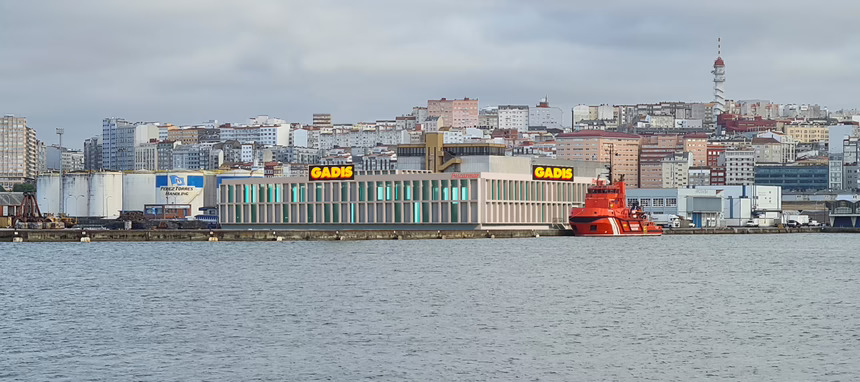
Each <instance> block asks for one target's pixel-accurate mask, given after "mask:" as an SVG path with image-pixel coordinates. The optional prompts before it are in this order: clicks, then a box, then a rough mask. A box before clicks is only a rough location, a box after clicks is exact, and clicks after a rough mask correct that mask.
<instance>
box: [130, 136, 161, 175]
mask: <svg viewBox="0 0 860 382" xmlns="http://www.w3.org/2000/svg"><path fill="white" fill-rule="evenodd" d="M134 169H135V170H138V171H139V170H147V171H156V170H158V142H147V143H141V144H139V145H137V147H135V149H134Z"/></svg>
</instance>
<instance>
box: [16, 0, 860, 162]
mask: <svg viewBox="0 0 860 382" xmlns="http://www.w3.org/2000/svg"><path fill="white" fill-rule="evenodd" d="M793 3H794V4H793ZM827 5H829V7H824V6H809V5H808V4H806V3H800V2H792V1H788V2H786V1H771V0H765V1H757V2H755V3H750V2H740V1H728V2H719V3H716V2H714V3H699V2H680V1H656V2H647V3H643V2H638V1H632V0H629V1H619V2H614V3H613V4H612V5H611V6H610V5H606V4H595V3H587V4H578V3H577V4H575V3H570V2H560V1H559V2H554V1H537V2H528V3H522V2H515V1H478V2H469V3H462V2H456V1H447V0H443V1H435V2H427V3H422V4H409V5H404V4H403V3H401V2H390V1H368V2H361V3H360V4H359V3H352V2H336V1H330V2H322V1H321V2H313V3H307V2H298V1H275V0H272V1H255V2H251V3H248V2H238V1H221V2H207V1H186V2H172V1H166V0H155V1H146V2H142V1H141V2H133V3H122V4H120V3H116V2H110V1H106V0H92V1H84V2H75V3H65V2H63V3H51V6H50V7H48V6H46V5H45V4H44V3H38V2H9V3H5V4H4V6H3V7H4V8H3V12H0V22H2V23H3V25H4V28H6V29H7V30H9V31H14V33H7V34H4V36H3V38H0V49H2V51H3V52H4V54H3V55H4V57H6V59H4V60H2V61H0V88H2V89H3V91H2V92H0V113H3V114H6V113H11V114H15V115H18V116H23V117H27V119H28V122H29V126H31V127H33V128H34V129H36V131H37V133H38V136H39V139H41V140H43V141H45V142H46V143H47V144H52V143H55V142H56V136H55V135H54V128H55V127H64V128H66V136H65V139H64V141H65V142H68V143H69V144H68V146H70V147H80V145H81V143H82V142H83V140H84V139H86V138H88V137H90V136H92V135H95V134H98V133H99V132H100V130H101V121H102V119H103V118H106V117H113V116H117V117H121V118H125V119H127V120H129V121H138V120H141V121H151V120H155V121H164V122H173V123H177V124H192V123H198V122H203V121H207V120H209V119H217V120H219V121H225V122H239V121H245V120H246V119H247V118H249V117H252V116H256V115H258V114H268V115H271V116H275V117H278V118H282V119H285V120H287V121H290V122H302V123H310V120H311V117H312V114H313V113H331V114H332V118H333V122H335V123H345V122H358V121H374V120H378V119H393V118H394V117H395V116H397V115H401V114H406V113H409V112H410V111H411V108H412V107H413V106H418V105H424V104H426V101H427V100H428V99H438V98H441V97H449V98H454V97H456V98H462V97H471V98H478V99H479V100H480V105H481V106H482V107H483V106H489V105H500V104H503V105H508V104H511V105H529V106H534V105H535V104H537V102H538V101H539V100H540V98H542V97H543V96H545V95H546V96H548V97H549V102H550V104H551V105H552V106H557V107H561V108H562V109H563V110H564V111H565V112H564V113H563V116H564V121H565V122H564V123H565V124H569V123H570V113H569V110H570V108H571V107H573V106H575V105H577V104H601V103H608V104H635V103H646V102H660V101H687V102H709V101H711V99H712V94H713V82H712V79H713V77H712V74H711V73H710V71H711V70H712V64H713V62H714V59H715V58H716V56H717V52H716V39H717V37H721V38H722V42H723V44H722V45H723V46H722V57H723V59H724V60H725V63H726V78H727V80H726V98H728V99H733V100H740V99H767V100H770V101H772V102H775V103H810V104H819V105H822V106H826V107H828V108H829V109H830V110H838V109H842V108H854V107H857V106H860V105H857V104H855V103H854V102H855V101H854V97H853V94H852V92H853V87H852V86H851V85H852V84H855V83H858V80H860V72H857V71H856V70H855V69H854V63H855V62H857V60H856V56H858V55H860V53H858V52H860V49H856V48H857V45H858V42H857V41H860V39H858V38H857V37H858V36H857V34H858V32H855V31H853V30H849V29H847V28H845V27H844V26H845V25H851V24H852V22H853V19H852V17H853V15H854V14H856V13H857V12H856V11H860V4H857V3H855V2H850V1H840V2H835V4H834V3H828V4H827ZM740 7H742V8H743V10H744V11H743V12H738V9H739V8H740ZM801 7H802V8H801ZM798 9H802V10H803V11H802V12H799V11H798ZM798 25H803V27H802V28H799V27H798Z"/></svg>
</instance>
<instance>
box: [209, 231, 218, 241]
mask: <svg viewBox="0 0 860 382" xmlns="http://www.w3.org/2000/svg"><path fill="white" fill-rule="evenodd" d="M217 241H218V237H216V236H215V232H213V231H209V242H212V243H215V242H217Z"/></svg>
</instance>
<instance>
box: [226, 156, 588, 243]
mask: <svg viewBox="0 0 860 382" xmlns="http://www.w3.org/2000/svg"><path fill="white" fill-rule="evenodd" d="M332 167H338V169H337V171H332ZM326 170H328V175H327V176H326V175H324V174H325V173H326ZM559 170H560V171H561V173H559V177H558V180H547V179H546V178H540V179H536V178H535V177H536V176H537V175H536V174H535V173H536V172H537V171H536V169H533V171H532V174H528V173H518V174H510V173H491V172H480V173H458V172H454V173H430V172H414V171H413V172H409V171H406V172H394V173H390V174H382V175H379V174H371V175H364V174H355V172H354V169H353V168H352V166H312V168H310V169H309V176H308V177H306V178H305V177H287V178H255V179H241V180H239V179H237V180H225V181H224V182H223V183H222V184H221V186H220V188H219V190H218V192H219V200H220V202H219V206H218V207H219V216H220V219H221V225H222V226H223V227H224V228H242V229H244V228H258V229H270V228H271V229H344V230H347V229H438V230H463V229H547V228H551V227H553V226H556V225H558V224H561V223H563V222H565V221H566V219H567V216H568V214H569V212H570V208H572V207H574V206H580V205H582V203H583V200H584V197H585V191H586V188H587V187H588V185H590V184H591V181H592V178H588V177H580V178H577V177H574V176H573V172H572V171H571V172H569V173H568V172H567V171H566V170H565V168H559ZM546 171H547V169H546V167H544V172H543V176H546V175H545V174H546ZM549 171H551V173H552V174H553V177H555V173H556V171H555V169H554V168H553V169H551V170H549ZM338 173H339V175H337V176H335V175H334V174H338ZM314 174H316V175H314ZM568 175H570V176H568Z"/></svg>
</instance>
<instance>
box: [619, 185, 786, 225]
mask: <svg viewBox="0 0 860 382" xmlns="http://www.w3.org/2000/svg"><path fill="white" fill-rule="evenodd" d="M627 199H628V200H627V202H628V204H631V203H638V204H639V205H640V206H641V207H642V209H643V210H644V211H645V212H647V213H649V214H652V215H661V214H669V215H677V216H678V217H680V218H683V219H686V220H689V221H691V222H692V223H693V224H695V226H696V227H725V226H730V227H731V226H742V225H745V224H747V223H748V222H749V221H753V224H757V225H761V226H769V225H775V224H778V223H779V221H780V218H781V216H780V215H781V213H782V189H781V188H780V187H779V186H697V187H695V188H653V189H645V188H642V189H628V190H627Z"/></svg>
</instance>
